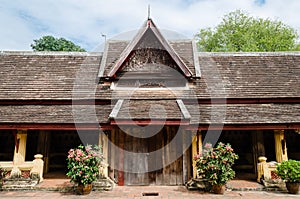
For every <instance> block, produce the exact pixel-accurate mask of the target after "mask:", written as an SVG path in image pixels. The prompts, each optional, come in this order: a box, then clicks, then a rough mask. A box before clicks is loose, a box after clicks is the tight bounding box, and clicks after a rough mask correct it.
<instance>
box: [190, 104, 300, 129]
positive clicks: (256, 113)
mask: <svg viewBox="0 0 300 199" xmlns="http://www.w3.org/2000/svg"><path fill="white" fill-rule="evenodd" d="M186 107H187V109H188V111H189V112H190V114H191V116H192V120H191V123H192V124H198V123H199V122H200V123H202V124H210V123H224V124H282V123H299V121H300V114H299V111H300V104H225V105H222V104H215V105H208V104H200V105H186Z"/></svg>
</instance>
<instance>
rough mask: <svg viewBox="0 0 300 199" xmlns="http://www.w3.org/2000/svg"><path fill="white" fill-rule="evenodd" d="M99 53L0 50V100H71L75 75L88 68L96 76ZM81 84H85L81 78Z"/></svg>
mask: <svg viewBox="0 0 300 199" xmlns="http://www.w3.org/2000/svg"><path fill="white" fill-rule="evenodd" d="M101 56H102V54H100V53H73V52H72V53H62V52H59V53H54V52H2V53H0V100H3V99H18V100H20V99H51V100H56V99H72V90H73V86H74V82H75V80H76V77H77V76H80V75H82V74H81V73H80V72H81V71H91V72H93V73H94V74H91V75H92V76H94V78H96V76H97V74H96V73H97V71H98V69H99V66H100V59H101ZM87 74H88V73H87ZM85 75H86V74H85ZM94 82H95V81H94ZM81 83H82V85H84V84H86V82H85V81H83V78H81Z"/></svg>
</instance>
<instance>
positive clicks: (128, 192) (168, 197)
mask: <svg viewBox="0 0 300 199" xmlns="http://www.w3.org/2000/svg"><path fill="white" fill-rule="evenodd" d="M143 193H158V196H143ZM0 198H1V199H2V198H46V199H51V198H55V199H56V198H120V199H122V198H124V199H125V198H126V199H129V198H133V199H150V198H152V199H156V198H165V199H185V198H223V199H231V198H246V199H247V198H249V199H253V198H267V199H268V198H270V199H281V198H300V195H292V194H288V193H286V192H276V191H269V192H267V191H226V192H225V194H224V195H216V194H212V193H204V192H199V191H188V190H187V189H186V188H185V187H183V186H123V187H120V186H116V187H115V188H114V189H113V190H112V191H102V192H101V191H92V192H91V193H90V194H89V195H83V196H81V195H76V194H75V193H73V192H58V191H2V192H0Z"/></svg>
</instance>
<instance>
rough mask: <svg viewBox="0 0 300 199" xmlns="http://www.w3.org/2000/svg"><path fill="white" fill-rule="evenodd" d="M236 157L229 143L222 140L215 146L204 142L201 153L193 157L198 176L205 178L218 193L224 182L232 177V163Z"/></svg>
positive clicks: (221, 192) (223, 189)
mask: <svg viewBox="0 0 300 199" xmlns="http://www.w3.org/2000/svg"><path fill="white" fill-rule="evenodd" d="M236 159H238V155H237V154H235V153H234V151H233V149H232V147H231V145H230V144H226V145H225V144H224V143H222V142H219V143H218V145H217V146H216V147H215V148H213V147H212V145H211V144H206V145H205V146H204V149H203V153H202V154H198V155H197V156H196V157H195V161H196V167H197V171H198V173H199V176H200V177H202V178H205V179H207V180H208V182H209V183H210V184H211V185H212V191H213V192H214V193H218V194H223V193H224V191H225V185H226V183H227V182H228V181H229V180H231V179H232V178H234V176H235V172H234V170H233V169H232V165H233V164H234V161H235V160H236Z"/></svg>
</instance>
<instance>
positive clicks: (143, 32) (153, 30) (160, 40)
mask: <svg viewBox="0 0 300 199" xmlns="http://www.w3.org/2000/svg"><path fill="white" fill-rule="evenodd" d="M149 35H150V36H151V37H152V38H153V39H155V40H156V41H157V43H156V44H155V47H157V48H160V49H163V50H166V51H167V52H168V54H169V55H170V56H171V58H172V59H173V61H174V62H175V63H176V65H177V66H178V67H179V69H180V70H181V72H182V73H183V74H184V75H185V76H186V77H191V76H192V72H191V71H190V70H189V68H188V67H187V65H186V64H185V63H184V61H183V60H182V59H181V58H180V57H179V56H178V54H177V53H176V52H175V51H174V49H173V48H172V47H171V46H170V44H169V43H168V41H167V40H166V39H165V38H164V37H163V36H162V34H161V33H160V31H159V30H158V28H157V27H156V25H155V24H154V23H153V21H152V20H151V19H148V20H147V21H146V22H145V24H144V25H143V27H142V28H141V29H140V31H139V32H138V33H137V35H136V36H135V37H134V38H133V40H132V41H131V42H130V43H129V44H128V45H127V47H126V48H125V50H124V51H123V52H122V54H121V55H120V57H119V59H118V60H117V62H116V63H115V65H114V66H113V67H112V69H111V70H110V71H109V73H108V77H113V76H114V75H115V74H116V73H117V72H118V71H119V70H120V69H121V68H122V66H123V64H124V63H125V62H126V61H127V60H128V58H129V57H130V55H131V53H132V51H134V50H135V49H137V48H139V47H143V45H145V44H144V43H143V41H144V40H145V38H146V37H149ZM146 45H151V44H146ZM152 45H153V44H152ZM150 47H153V46H150Z"/></svg>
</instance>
